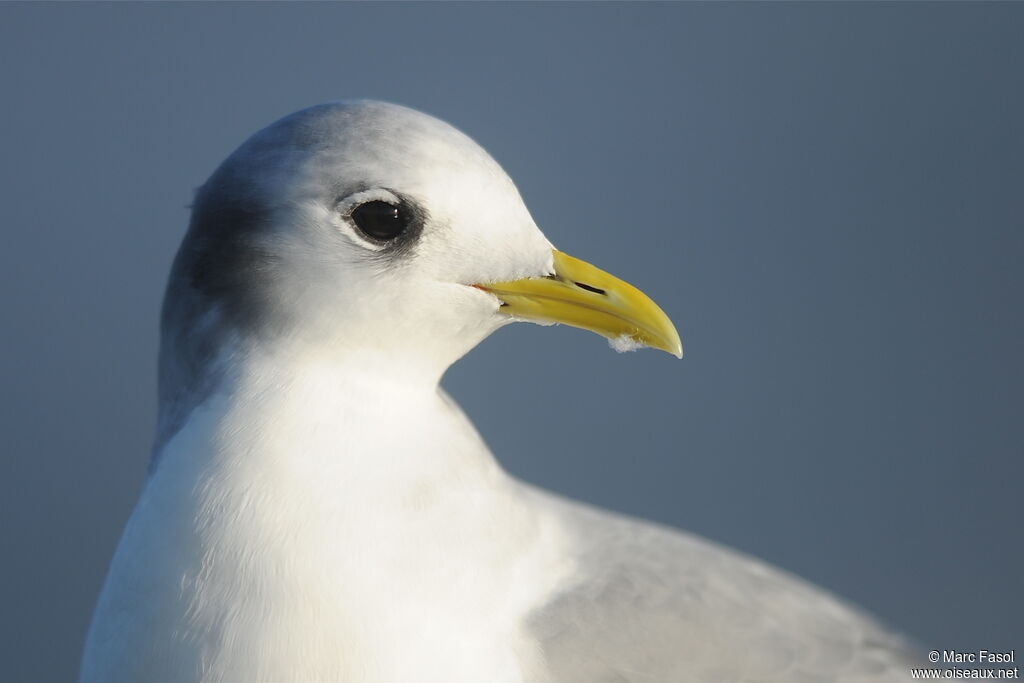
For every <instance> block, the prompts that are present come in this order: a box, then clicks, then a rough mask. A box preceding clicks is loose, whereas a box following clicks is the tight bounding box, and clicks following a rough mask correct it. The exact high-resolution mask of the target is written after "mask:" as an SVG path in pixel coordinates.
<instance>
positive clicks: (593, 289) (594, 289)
mask: <svg viewBox="0 0 1024 683" xmlns="http://www.w3.org/2000/svg"><path fill="white" fill-rule="evenodd" d="M573 284H574V285H576V286H577V287H579V288H580V289H585V290H587V291H588V292H593V293H594V294H607V292H605V291H604V290H603V289H598V288H597V287H591V286H590V285H588V284H584V283H582V282H573Z"/></svg>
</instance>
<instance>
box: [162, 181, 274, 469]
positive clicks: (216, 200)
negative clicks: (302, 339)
mask: <svg viewBox="0 0 1024 683" xmlns="http://www.w3.org/2000/svg"><path fill="white" fill-rule="evenodd" d="M226 165H227V162H226V163H225V166H226ZM225 176H227V177H228V178H230V175H229V174H228V173H226V172H225V168H224V167H223V166H222V168H221V169H219V170H218V171H217V172H216V173H215V174H214V175H213V177H212V178H211V179H210V180H209V181H208V182H207V183H206V185H204V186H203V187H202V188H200V189H199V191H198V192H197V195H196V202H195V204H194V206H193V210H192V219H191V221H190V223H189V229H188V232H187V233H186V235H185V239H184V240H183V241H182V244H181V247H180V248H179V250H178V254H177V256H176V257H175V259H174V265H173V266H172V267H171V274H170V278H169V280H168V284H167V291H166V293H165V295H164V303H163V310H162V314H161V320H160V361H159V389H158V396H159V402H160V408H159V415H158V418H157V430H156V437H155V440H154V444H153V456H152V460H151V462H150V471H151V472H152V471H153V470H154V469H155V468H156V466H157V464H158V462H157V461H158V459H159V453H160V450H161V448H163V446H164V445H165V444H166V443H167V441H168V440H169V439H170V438H171V437H172V436H173V435H174V434H175V433H176V432H177V431H178V430H179V429H180V428H181V426H182V425H183V424H184V422H185V420H186V419H187V418H188V416H189V414H190V413H191V412H192V410H193V409H194V408H195V407H196V406H198V405H200V404H201V403H202V402H203V401H205V400H206V399H207V398H208V397H209V396H210V394H211V393H212V392H213V391H214V389H215V388H216V386H217V384H218V382H219V381H220V379H221V378H222V376H223V372H224V368H223V367H220V366H219V365H218V358H219V357H220V354H221V353H222V352H224V351H225V350H226V349H228V348H230V344H229V342H230V341H231V339H232V337H233V336H234V335H235V334H236V333H237V332H241V331H249V330H255V329H257V328H258V327H259V325H260V324H261V321H262V319H263V318H264V317H265V316H266V315H267V314H268V311H269V309H270V306H269V302H268V301H267V300H266V292H267V282H268V281H270V280H272V279H273V277H274V273H273V271H274V267H275V264H276V258H275V256H274V255H273V254H272V253H270V252H269V251H267V249H266V248H265V247H263V246H262V243H263V240H262V238H263V237H264V236H265V234H266V232H267V231H268V230H269V228H270V224H271V214H272V211H271V209H269V208H267V207H264V206H261V205H259V204H258V203H255V202H242V201H241V200H239V199H237V197H238V196H239V194H238V193H237V192H235V191H234V190H236V189H237V188H236V187H233V186H232V185H233V183H230V182H229V183H225V182H224V181H225Z"/></svg>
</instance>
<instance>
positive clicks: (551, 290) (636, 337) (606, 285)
mask: <svg viewBox="0 0 1024 683" xmlns="http://www.w3.org/2000/svg"><path fill="white" fill-rule="evenodd" d="M554 259H555V274H554V275H550V276H548V277H538V278H525V279H523V280H513V281H511V282H492V283H489V284H479V285H475V286H476V287H478V288H480V289H482V290H484V291H486V292H490V293H491V294H493V295H494V296H496V297H498V299H500V300H501V302H502V306H501V308H500V309H498V312H499V313H503V314H505V315H509V316H512V317H514V318H519V319H522V320H532V321H535V322H541V323H545V322H546V323H562V324H564V325H572V326H573V327H579V328H581V329H584V330H590V331H591V332H596V333H597V334H600V335H602V336H604V337H608V338H609V339H611V340H612V341H613V343H615V344H616V347H617V348H618V347H619V345H621V346H622V347H624V348H629V347H630V346H634V345H642V346H650V347H652V348H655V349H661V350H662V351H667V352H669V353H671V354H672V355H673V356H675V357H676V358H682V357H683V345H682V342H680V341H679V333H678V332H676V328H675V326H674V325H673V324H672V321H671V320H669V319H668V316H667V315H665V312H664V311H662V310H661V309H660V308H658V305H657V304H656V303H654V302H653V301H651V299H650V297H648V296H647V295H646V294H644V293H643V292H641V291H640V290H639V289H637V288H636V287H634V286H633V285H631V284H629V283H627V282H623V281H622V280H620V279H619V278H617V277H615V276H614V275H611V274H609V273H606V272H604V271H603V270H601V269H600V268H596V267H595V266H592V265H590V264H589V263H587V262H586V261H581V260H579V259H577V258H573V257H572V256H569V255H568V254H565V253H562V252H560V251H558V250H557V249H556V250H554Z"/></svg>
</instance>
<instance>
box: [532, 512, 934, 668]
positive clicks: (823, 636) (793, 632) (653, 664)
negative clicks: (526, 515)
mask: <svg viewBox="0 0 1024 683" xmlns="http://www.w3.org/2000/svg"><path fill="white" fill-rule="evenodd" d="M535 494H536V495H537V496H539V497H540V498H541V499H542V500H541V503H542V504H543V505H546V506H548V508H549V509H550V510H552V512H553V513H554V514H555V515H556V516H557V517H558V519H559V520H560V524H562V525H563V526H564V527H565V528H566V529H567V530H568V531H569V533H570V535H571V537H572V538H573V539H574V541H575V543H576V549H575V557H574V559H575V561H576V562H577V565H578V566H577V568H576V571H575V572H574V573H573V577H572V579H571V580H570V581H569V582H568V583H567V585H565V586H563V587H562V589H561V590H560V591H558V593H557V594H556V596H555V597H554V598H553V599H552V600H551V601H550V602H549V603H548V604H546V605H544V606H543V607H542V608H540V609H538V610H537V611H535V612H534V614H533V615H532V618H531V620H530V623H529V625H530V628H531V630H532V635H533V636H534V637H535V638H536V639H537V641H538V644H539V646H540V648H541V650H542V652H543V653H544V657H545V660H546V663H547V667H548V670H549V672H550V674H551V680H552V681H555V682H557V683H576V682H579V683H583V682H586V683H641V682H644V683H646V682H654V681H657V682H659V683H665V682H669V681H671V682H679V683H730V682H732V683H747V682H751V683H753V682H754V681H762V682H769V681H778V682H780V683H781V682H785V683H827V682H837V683H838V682H842V683H854V682H857V683H868V682H874V683H881V682H883V681H906V680H909V679H910V668H911V667H912V666H921V663H919V662H918V660H917V658H916V656H915V654H916V653H915V652H914V651H913V650H912V649H911V648H910V646H909V644H908V642H907V641H905V640H904V639H902V638H900V637H899V636H897V635H895V634H892V633H889V632H887V631H886V630H885V629H883V628H882V627H881V626H879V625H878V624H877V623H876V622H875V621H873V620H872V619H871V618H870V617H868V616H866V615H864V614H862V613H860V612H858V611H857V610H855V609H854V608H852V607H849V606H847V605H845V604H843V603H842V602H840V601H839V600H837V599H835V598H833V597H832V596H830V595H828V594H827V593H825V592H824V591H822V590H820V589H817V588H815V587H813V586H811V585H810V584H807V583H805V582H804V581H802V580H800V579H798V578H796V577H794V576H790V575H788V574H786V573H785V572H783V571H781V570H778V569H774V568H772V567H769V566H767V565H765V564H763V563H761V562H758V561H756V560H753V559H751V558H748V557H746V556H743V555H741V554H739V553H737V552H734V551H731V550H728V549H725V548H722V547H720V546H717V545H715V544H713V543H710V542H708V541H706V540H704V539H701V538H698V537H696V536H693V535H690V534H685V533H682V532H678V531H674V530H669V529H665V528H662V527H659V526H657V525H654V524H650V523H645V522H640V521H637V520H632V519H629V518H627V517H622V516H618V515H613V514H608V513H605V512H601V511H598V510H595V509H591V508H589V507H586V506H583V505H579V504H576V503H571V502H569V501H564V500H561V499H559V498H556V497H554V496H551V495H549V494H546V493H543V492H535Z"/></svg>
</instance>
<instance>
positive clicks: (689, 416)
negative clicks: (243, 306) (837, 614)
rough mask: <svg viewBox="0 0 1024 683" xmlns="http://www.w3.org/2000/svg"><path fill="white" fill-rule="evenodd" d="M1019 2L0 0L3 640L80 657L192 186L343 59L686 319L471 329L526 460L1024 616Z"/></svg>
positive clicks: (943, 618)
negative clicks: (185, 0) (612, 326)
mask: <svg viewBox="0 0 1024 683" xmlns="http://www.w3.org/2000/svg"><path fill="white" fill-rule="evenodd" d="M1022 35H1024V4H1020V3H1016V4H1014V3H1003V4H947V3H944V4H919V3H912V4H874V3H873V4H862V5H845V4H831V3H830V4H765V5H749V4H716V5H706V4H656V5H620V4H572V5H536V4H530V5H476V4H459V5H436V4H429V5H424V4H419V5H334V4H317V5H288V6H283V5H236V4H225V5H217V6H212V5H195V4H186V5H162V4H161V5H122V4H114V5H84V6H83V5H11V4H5V5H3V6H0V65H2V66H0V94H2V108H0V117H2V118H0V120H2V126H0V131H2V133H0V134H2V136H3V139H2V148H0V169H2V178H0V179H2V182H0V225H2V230H3V232H2V235H3V247H2V249H0V305H2V308H0V311H2V319H3V328H2V339H3V353H2V354H0V368H2V385H3V402H2V405H3V410H2V413H0V430H2V431H0V434H2V443H3V452H2V456H0V457H2V460H0V464H2V476H0V505H2V506H3V507H2V518H0V519H2V529H0V533H2V539H0V541H2V545H0V547H2V560H0V590H2V594H0V605H2V606H3V609H2V613H0V614H2V616H0V628H2V633H0V669H2V670H0V678H3V679H4V680H5V681H67V680H69V679H71V678H72V677H73V674H74V671H75V670H76V666H77V660H78V656H79V651H80V647H81V642H82V639H83V637H84V633H85V629H86V627H87V623H88V619H89V615H90V612H91V610H92V606H93V602H94V600H95V598H96V595H97V592H98V590H99V587H100V584H101V581H102V579H103V576H104V572H105V570H106V567H107V563H108V561H109V558H110V556H111V553H112V551H113V549H114V546H115V543H116V542H117V539H118V536H119V533H120V530H121V527H122V525H123V523H124V521H125V519H126V518H127V516H128V514H129V512H130V511H131V508H132V505H133V502H134V500H135V498H136V495H137V493H138V491H139V486H140V484H141V483H142V480H143V475H144V471H145V467H146V461H147V458H148V447H149V441H150V432H151V429H152V426H153V418H154V411H155V405H154V396H155V386H154V385H155V356H156V351H157V311H158V306H159V302H160V297H161V293H162V289H163V286H164V279H165V276H166V273H167V271H168V268H169V265H170V261H171V258H172V256H173V254H174V252H175V249H176V248H177V244H178V242H179V240H180V238H181V236H182V234H183V231H184V228H185V225H186V221H187V217H188V211H187V208H186V206H187V204H188V203H189V201H190V199H191V194H192V191H193V188H195V187H196V186H198V185H199V184H200V183H201V182H202V181H203V180H204V179H205V178H206V176H207V175H208V174H209V173H210V172H211V171H212V169H213V168H214V167H215V165H216V164H217V163H218V162H219V161H220V160H221V159H222V158H223V157H224V156H225V155H227V154H228V153H229V152H230V151H231V150H232V149H233V148H234V147H235V146H237V145H238V144H239V143H240V142H241V141H242V140H243V139H244V138H245V137H246V136H248V135H249V134H250V133H252V132H253V131H255V130H256V129H258V128H260V127H262V126H264V125H266V124H267V123H269V122H271V121H273V120H274V119H276V118H278V117H280V116H282V115H284V114H287V113H289V112H291V111H293V110H295V109H299V108H302V107H304V106H307V105H311V104H314V103H318V102H322V101H326V100H332V99H339V98H344V97H353V96H361V97H376V98H382V99H388V100H392V101H396V102H400V103H404V104H407V105H410V106H413V107H416V108H420V109H422V110H424V111H427V112H430V113H432V114H435V115H437V116H440V117H442V118H444V119H447V120H449V121H451V122H452V123H454V124H455V125H456V126H458V127H460V128H462V129H463V130H465V131H466V132H467V133H469V134H470V135H471V136H473V137H474V138H476V139H477V140H478V141H479V142H480V143H481V144H482V145H483V146H484V147H486V148H487V149H488V150H490V151H491V153H492V154H493V155H494V156H495V157H496V158H497V159H498V160H499V161H500V162H501V163H502V164H503V165H504V166H505V168H506V169H507V170H508V171H509V173H510V174H511V175H512V177H513V178H514V179H515V180H516V181H517V183H518V185H519V188H520V190H521V191H522V193H523V195H524V197H525V199H526V201H527V203H528V205H529V206H530V207H531V209H532V211H533V214H534V216H535V218H536V219H537V221H538V223H539V224H540V225H541V226H542V227H543V228H544V229H545V230H546V232H547V234H548V235H549V237H550V238H551V239H552V240H553V241H554V242H555V243H556V244H557V245H559V247H561V248H563V249H565V250H567V251H569V252H570V253H573V254H575V255H577V256H580V257H583V258H585V259H588V260H590V261H592V262H594V263H597V264H599V265H601V266H602V267H604V268H606V269H608V270H610V271H612V272H614V273H616V274H618V275H620V276H622V277H624V278H626V279H627V280H630V281H632V282H634V283H636V284H637V285H639V286H640V287H642V288H643V289H645V290H646V291H648V292H649V293H650V294H652V296H654V298H655V299H656V300H657V301H659V303H661V304H662V306H663V307H664V308H665V309H666V311H667V312H668V313H669V314H670V315H671V316H672V317H673V318H674V320H675V321H676V323H677V325H678V327H679V329H680V331H681V333H682V335H683V339H684V342H685V344H686V348H687V357H686V358H685V359H684V360H683V361H681V362H679V361H675V360H674V359H672V358H671V357H669V356H667V355H665V354H661V353H654V352H649V351H648V352H639V353H632V354H626V355H617V354H615V353H613V352H611V351H610V350H609V349H608V348H607V346H606V345H605V344H604V343H603V341H602V340H601V339H600V338H598V337H596V336H593V335H589V334H586V333H583V332H580V331H577V330H571V329H567V328H557V329H553V328H540V327H534V326H527V325H522V326H517V327H514V328H506V329H505V330H502V331H501V332H500V333H498V334H496V335H495V336H494V337H492V338H491V339H490V340H488V341H487V342H486V343H485V344H484V345H482V346H481V347H480V348H479V349H477V350H476V351H474V352H473V353H471V354H470V355H469V356H468V357H467V358H466V359H465V360H463V361H462V362H461V363H460V364H459V365H457V366H456V367H455V368H454V369H453V370H452V371H451V372H450V373H449V375H448V377H447V379H446V386H447V387H448V389H449V390H450V391H451V392H452V393H453V394H454V395H455V397H456V398H457V399H458V400H459V401H460V402H461V403H462V405H463V406H464V407H465V409H466V410H467V411H468V413H469V414H470V416H471V417H472V418H473V419H474V420H475V422H476V424H477V425H478V427H479V428H480V430H481V431H482V433H483V434H484V435H485V437H486V438H487V440H488V441H489V442H490V444H491V446H492V447H493V449H494V450H495V451H496V452H497V454H498V455H499V457H500V459H501V460H502V462H503V463H504V464H505V465H506V466H507V467H508V468H509V469H510V470H511V471H512V472H514V473H516V474H518V475H520V476H522V477H524V478H526V479H528V480H531V481H534V482H538V483H540V484H542V485H544V486H547V487H549V488H552V489H555V490H558V491H563V492H565V493H567V494H570V495H573V496H576V497H579V498H583V499H586V500H589V501H593V502H595V503H598V504H601V505H604V506H608V507H612V508H615V509H618V510H622V511H626V512H630V513H634V514H637V515H641V516H644V517H649V518H651V519H657V520H661V521H663V522H667V523H670V524H674V525H677V526H682V527H685V528H688V529H691V530H694V531H696V532H699V533H701V534H704V535H706V536H708V537H711V538H713V539H716V540H718V541H721V542H724V543H726V544H729V545H732V546H735V547H738V548H741V549H743V550H745V551H747V552H750V553H752V554H754V555H757V556H759V557H762V558H765V559H766V560H769V561H771V562H774V563H776V564H778V565H781V566H782V567H785V568H787V569H789V570H792V571H793V572H796V573H798V574H800V575H802V576H805V577H807V578H808V579H811V580H813V581H815V582H817V583H820V584H821V585H824V586H826V587H828V588H829V589H831V590H834V591H836V592H837V593H839V594H841V595H843V596H845V597H846V598H848V599H850V600H852V601H854V602H856V603H859V604H861V605H863V606H865V607H867V608H868V609H870V610H872V611H874V612H875V613H877V614H878V615H880V616H881V617H883V618H884V619H886V620H888V621H889V622H891V623H892V624H894V625H895V626H897V627H898V628H900V629H902V630H904V631H906V632H908V633H910V634H912V635H914V636H916V637H917V638H919V639H920V641H921V643H922V644H923V645H924V646H925V647H927V648H928V649H931V648H938V649H943V648H958V649H970V648H987V649H990V650H994V649H998V648H1010V647H1016V648H1017V651H1018V652H1020V651H1021V650H1022V649H1024V624H1022V618H1021V610H1022V604H1024V600H1022V593H1024V591H1022V587H1021V577H1022V576H1024V544H1022V542H1021V540H1022V539H1021V522H1022V519H1024V504H1022V497H1021V476H1022V474H1024V462H1022V457H1021V456H1022V450H1024V448H1022V446H1024V438H1022V436H1024V435H1022V427H1021V419H1022V410H1021V409H1022V406H1024V401H1022V398H1024V397H1022V384H1024V363H1022V360H1021V351H1022V349H1024V344H1022V332H1024V324H1022V306H1021V295H1022V293H1024V269H1022V266H1021V263H1022V257H1024V133H1022V122H1024V80H1022V73H1024V40H1022ZM738 646H739V645H738Z"/></svg>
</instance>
